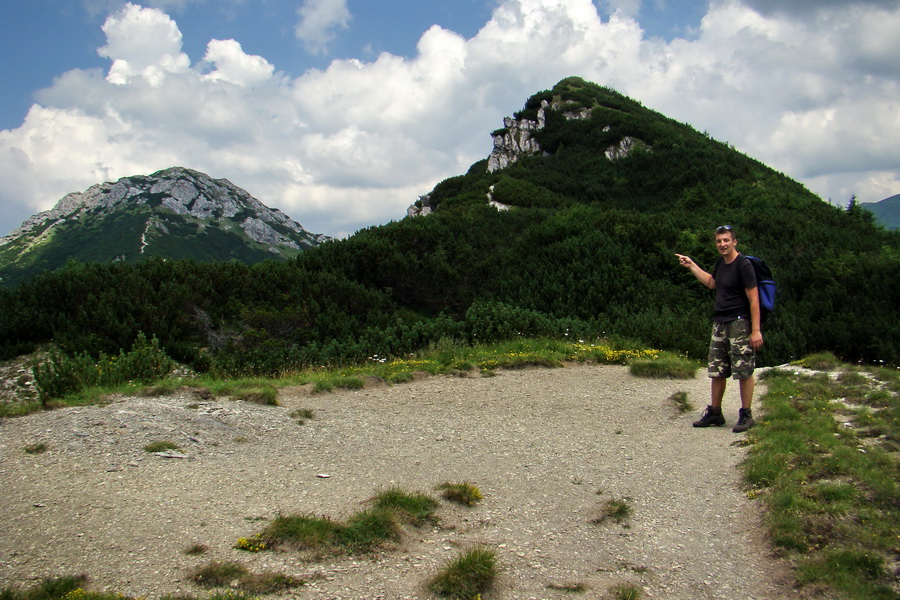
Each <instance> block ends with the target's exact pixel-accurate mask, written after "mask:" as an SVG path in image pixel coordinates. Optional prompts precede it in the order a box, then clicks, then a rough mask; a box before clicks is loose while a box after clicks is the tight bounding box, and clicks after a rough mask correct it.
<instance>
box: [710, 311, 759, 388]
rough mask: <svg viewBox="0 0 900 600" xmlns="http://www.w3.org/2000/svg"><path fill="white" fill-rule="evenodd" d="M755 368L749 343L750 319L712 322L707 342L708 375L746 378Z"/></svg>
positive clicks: (752, 350) (753, 354) (753, 355)
mask: <svg viewBox="0 0 900 600" xmlns="http://www.w3.org/2000/svg"><path fill="white" fill-rule="evenodd" d="M755 368H756V351H755V350H754V349H753V347H752V346H751V345H750V320H749V319H738V320H736V321H729V322H728V323H713V330H712V338H711V339H710V342H709V369H708V372H709V376H710V377H716V378H726V377H729V376H733V377H734V378H735V379H746V378H748V377H750V376H751V375H753V369H755Z"/></svg>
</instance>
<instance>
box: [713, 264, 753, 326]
mask: <svg viewBox="0 0 900 600" xmlns="http://www.w3.org/2000/svg"><path fill="white" fill-rule="evenodd" d="M712 276H713V279H715V280H716V305H715V308H714V309H713V320H714V321H716V322H718V323H727V322H729V321H734V320H735V319H737V318H738V317H744V318H747V319H749V318H750V300H748V299H747V292H746V291H745V290H749V289H750V288H755V287H756V272H755V271H754V270H753V265H752V264H750V261H749V260H743V257H742V256H741V255H740V254H739V255H738V257H737V258H735V259H734V260H733V261H731V264H728V263H726V262H725V260H724V259H723V258H722V257H721V256H720V257H719V258H718V259H717V260H716V264H715V266H714V267H713V271H712Z"/></svg>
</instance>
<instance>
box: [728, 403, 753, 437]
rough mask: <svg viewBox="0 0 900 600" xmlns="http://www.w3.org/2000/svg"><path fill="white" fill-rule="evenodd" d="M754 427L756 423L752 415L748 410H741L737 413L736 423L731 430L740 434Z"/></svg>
mask: <svg viewBox="0 0 900 600" xmlns="http://www.w3.org/2000/svg"><path fill="white" fill-rule="evenodd" d="M754 425H756V421H754V420H753V413H752V412H751V411H750V409H749V408H742V409H740V410H739V411H738V420H737V423H735V424H734V427H733V428H732V429H731V430H732V431H733V432H735V433H742V432H744V431H747V430H748V429H750V428H751V427H753V426H754Z"/></svg>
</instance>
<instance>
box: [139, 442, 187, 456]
mask: <svg viewBox="0 0 900 600" xmlns="http://www.w3.org/2000/svg"><path fill="white" fill-rule="evenodd" d="M178 449H179V448H178V444H176V443H174V442H170V441H168V440H160V441H158V442H152V443H150V444H147V445H146V446H144V452H150V453H153V452H165V451H166V450H178Z"/></svg>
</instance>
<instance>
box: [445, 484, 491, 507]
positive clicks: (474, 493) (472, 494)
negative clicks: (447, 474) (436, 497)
mask: <svg viewBox="0 0 900 600" xmlns="http://www.w3.org/2000/svg"><path fill="white" fill-rule="evenodd" d="M437 489H439V490H441V497H443V498H444V499H445V500H449V501H450V502H456V503H457V504H463V505H465V506H474V505H476V504H478V503H479V502H481V501H482V500H483V499H484V496H483V495H482V493H481V490H480V489H478V487H477V486H475V485H472V484H471V483H469V482H467V481H465V482H462V483H450V482H449V481H448V482H446V483H442V484H441V485H439V486H438V488H437Z"/></svg>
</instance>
